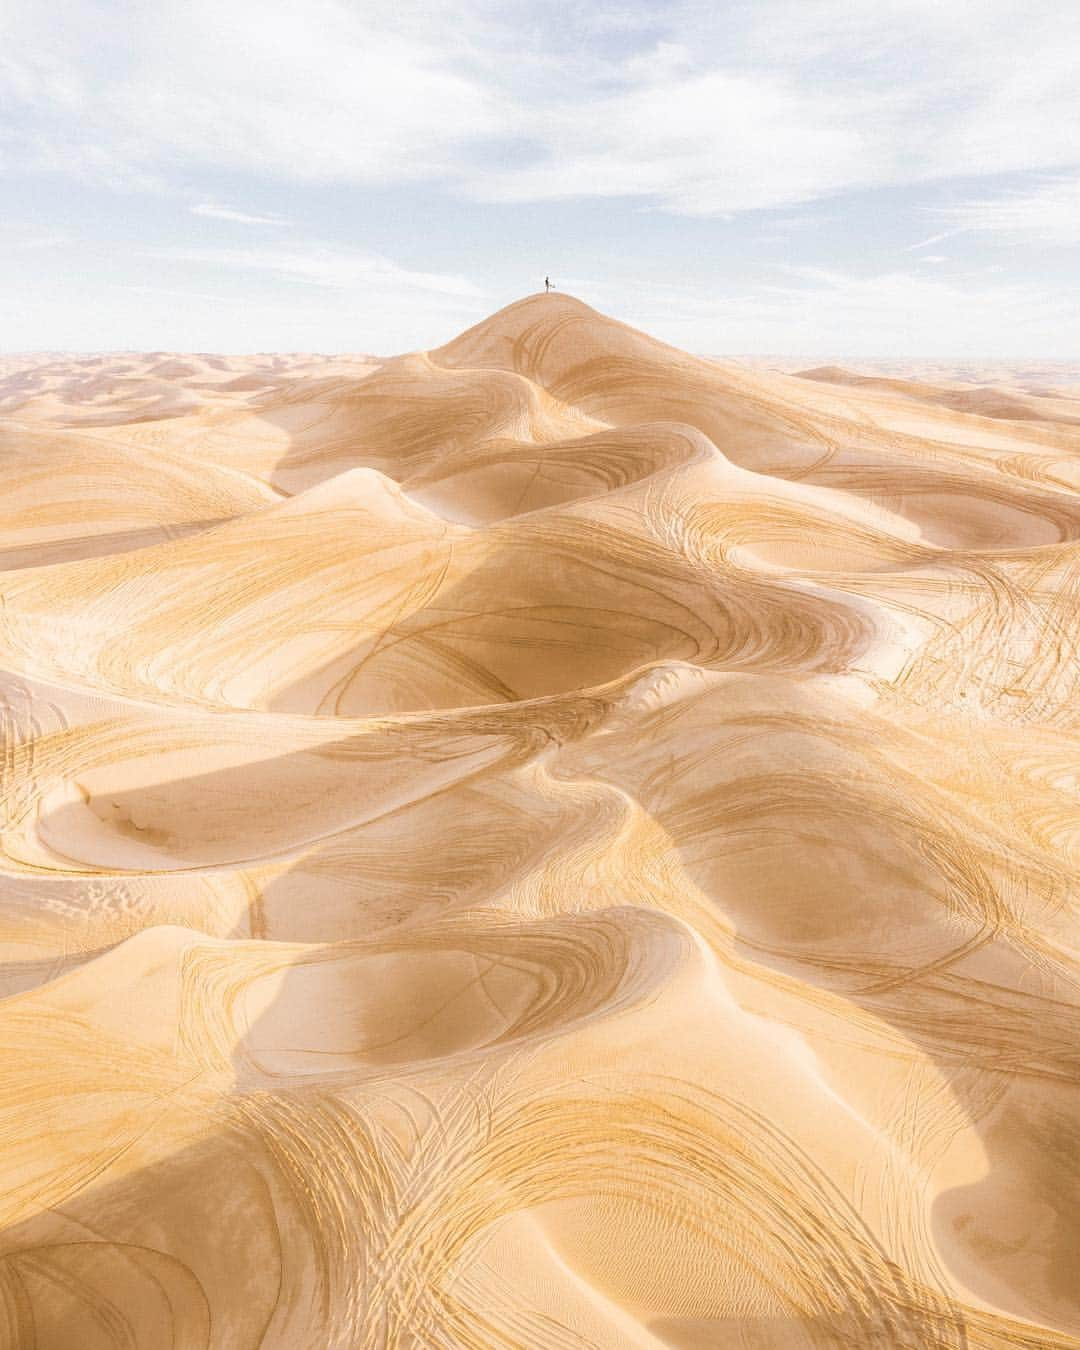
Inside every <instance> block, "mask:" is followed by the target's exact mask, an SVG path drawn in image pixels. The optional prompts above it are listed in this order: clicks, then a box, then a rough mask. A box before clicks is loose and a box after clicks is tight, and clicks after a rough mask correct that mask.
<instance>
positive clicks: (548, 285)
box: [544, 277, 551, 291]
mask: <svg viewBox="0 0 1080 1350" xmlns="http://www.w3.org/2000/svg"><path fill="white" fill-rule="evenodd" d="M544 290H545V291H550V290H551V278H550V277H545V278H544Z"/></svg>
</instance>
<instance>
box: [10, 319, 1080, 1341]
mask: <svg viewBox="0 0 1080 1350" xmlns="http://www.w3.org/2000/svg"><path fill="white" fill-rule="evenodd" d="M7 367H8V368H7V369H6V370H5V371H3V372H0V375H2V376H3V378H2V379H0V489H2V490H0V524H2V535H0V567H2V568H3V569H4V570H3V571H2V572H0V674H2V679H3V687H4V699H3V708H2V713H3V732H4V735H3V742H2V747H3V782H2V786H3V808H4V814H3V837H2V844H3V860H2V881H0V943H2V956H0V996H2V997H0V1044H2V1046H3V1054H2V1055H0V1144H2V1147H0V1171H2V1177H3V1179H2V1185H0V1208H2V1222H0V1244H2V1245H0V1345H2V1346H3V1347H17V1348H18V1350H166V1348H167V1350H210V1348H211V1347H213V1350H248V1348H249V1347H250V1350H255V1348H256V1347H263V1348H264V1350H297V1348H298V1347H304V1348H305V1350H306V1348H310V1350H331V1348H332V1350H355V1348H357V1347H360V1348H363V1350H369V1348H370V1350H378V1348H379V1347H408V1350H443V1348H446V1350H449V1348H450V1347H454V1348H455V1350H456V1348H457V1347H467V1348H469V1350H494V1348H496V1347H527V1348H529V1350H532V1348H533V1347H536V1350H548V1348H549V1347H550V1350H570V1348H571V1347H590V1348H594V1347H603V1348H604V1350H621V1348H622V1347H638V1348H641V1350H644V1348H645V1347H653V1348H655V1347H661V1346H670V1347H686V1348H687V1350H690V1348H691V1347H694V1348H700V1347H710V1348H711V1347H783V1348H784V1350H787V1347H807V1350H809V1348H810V1347H832V1346H843V1347H851V1350H863V1348H864V1347H883V1348H885V1347H889V1348H891V1347H908V1348H909V1350H921V1348H922V1347H931V1348H936V1347H941V1348H942V1350H945V1348H948V1350H954V1348H955V1350H986V1348H989V1347H998V1346H1020V1347H1043V1346H1059V1347H1064V1346H1076V1345H1080V1339H1078V1338H1080V1279H1078V1276H1077V1272H1078V1268H1080V1110H1078V1104H1080V1098H1078V1080H1080V1036H1078V1026H1080V1018H1078V1014H1077V1005H1078V996H1077V977H1078V969H1080V968H1078V963H1077V948H1076V945H1075V937H1076V931H1077V929H1076V896H1075V892H1074V891H1071V890H1070V881H1071V878H1072V877H1073V876H1074V875H1075V870H1074V863H1075V856H1076V853H1077V851H1078V847H1080V817H1078V813H1077V789H1078V764H1080V738H1078V736H1077V730H1078V723H1080V704H1078V702H1077V697H1076V695H1077V691H1076V680H1077V674H1078V668H1080V667H1078V661H1077V643H1078V641H1080V627H1078V623H1077V612H1076V610H1077V596H1078V580H1080V549H1078V547H1077V543H1076V539H1077V537H1078V535H1080V494H1078V488H1080V400H1078V399H1077V397H1076V394H1075V391H1072V392H1070V391H1069V390H1067V389H1062V388H1057V389H1053V390H1049V391H1043V392H1041V393H1040V392H1038V391H1036V392H1031V391H1030V389H1029V390H1027V391H1025V390H1024V389H1018V388H1013V387H1008V386H994V387H981V388H979V389H975V388H974V387H973V386H972V385H970V384H965V385H961V384H959V383H955V382H949V381H947V380H944V379H943V378H941V377H940V372H939V373H938V376H937V377H936V378H934V379H929V380H928V379H923V380H912V379H900V378H895V377H884V376H881V377H867V376H855V375H852V374H851V373H850V372H848V371H845V370H843V369H839V370H838V369H834V368H826V369H824V370H822V369H817V370H812V371H810V372H808V374H806V375H805V376H802V377H800V376H796V375H791V374H784V373H779V372H776V371H769V370H764V369H760V368H752V367H751V366H749V365H747V364H735V363H722V362H716V361H710V360H705V359H701V358H697V357H693V356H690V355H687V354H686V353H684V352H680V351H677V350H674V349H672V348H670V347H667V346H665V345H663V344H662V343H660V342H657V341H654V340H653V339H651V338H649V337H648V336H646V335H644V334H642V333H638V332H635V331H634V330H632V329H629V328H627V327H625V326H623V325H622V324H619V323H617V322H615V321H613V320H610V319H608V318H606V317H604V316H602V315H600V314H597V313H596V312H595V311H593V310H591V309H589V308H588V307H587V306H585V305H583V304H581V303H580V302H578V301H576V300H574V299H572V298H570V297H566V296H555V295H552V296H535V297H531V298H529V299H527V300H524V301H522V302H520V303H519V304H516V305H513V306H511V307H510V308H509V309H506V310H503V311H501V312H500V313H498V314H496V315H494V316H493V317H492V318H490V319H488V320H487V321H485V322H484V323H481V324H480V325H478V326H477V327H476V328H473V329H471V330H470V331H469V332H467V333H465V334H463V335H462V336H461V337H459V338H457V339H456V340H455V341H453V342H451V343H449V344H448V345H447V346H445V347H443V348H441V349H439V350H437V351H432V352H427V353H413V354H410V355H407V356H403V357H398V358H395V359H393V360H388V361H377V360H374V359H371V358H364V357H356V358H344V357H343V358H332V359H319V358H315V357H304V358H269V357H266V358H251V359H240V358H210V357H198V356H191V357H187V356H185V357H174V356H166V355H162V354H160V353H158V354H155V355H154V356H151V357H146V356H142V357H139V356H131V357H125V358H119V357H100V358H84V359H82V360H66V361H65V360H60V359H54V360H49V361H46V360H39V361H37V362H36V363H35V362H29V361H27V362H18V361H9V362H8V363H7Z"/></svg>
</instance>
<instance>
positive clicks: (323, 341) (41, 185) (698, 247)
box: [0, 0, 1080, 359]
mask: <svg viewBox="0 0 1080 1350" xmlns="http://www.w3.org/2000/svg"><path fill="white" fill-rule="evenodd" d="M1078 71H1080V6H1076V5H1068V4H1066V5H1060V4H1058V3H1047V2H1046V0H1028V2H1027V3H1023V4H1021V3H1012V2H1011V0H1009V2H1006V0H952V3H947V2H946V0H935V2H934V3H929V2H925V3H924V0H874V3H868V2H866V0H753V2H752V3H751V2H750V0H737V2H735V3H724V0H713V2H712V3H707V4H704V3H679V2H678V0H676V2H675V3H669V4H659V3H655V0H654V3H650V4H638V3H626V4H618V5H616V4H608V3H604V0H600V3H595V4H585V5H571V4H563V3H546V4H538V3H515V2H514V0H502V3H488V2H487V0H462V2H461V3H455V4H453V5H451V4H443V3H435V2H434V0H427V3H417V2H416V0H394V3H383V0H370V3H368V2H365V3H358V2H357V0H302V2H301V0H295V2H294V3H285V2H284V0H175V2H174V0H154V3H152V4H151V3H146V2H145V0H132V3H120V2H119V0H111V2H109V0H100V2H98V3H95V2H94V0H49V3H48V4H45V3H43V2H42V0H0V182H2V186H3V210H2V212H0V245H2V250H0V259H2V261H0V271H2V277H0V284H2V287H3V294H4V297H5V303H4V306H3V313H2V315H0V350H4V351H8V352H11V351H28V350H41V349H49V350H52V349H55V350H112V349H149V350H157V349H161V350H201V351H233V352H242V351H268V350H274V351H294V350H308V351H326V352H334V351H370V352H377V353H383V354H385V353H391V352H395V351H401V350H406V349H410V348H416V347H426V346H433V345H435V344H437V343H438V342H440V341H442V340H444V339H446V338H447V337H449V336H451V335H452V334H453V333H455V332H457V331H458V330H460V329H461V328H463V327H466V326H467V325H468V324H470V323H472V322H475V321H476V320H477V319H478V318H480V317H482V316H483V315H485V314H487V313H489V312H490V311H492V310H493V309H496V308H498V307H499V306H500V305H503V304H506V303H508V302H509V301H510V300H513V299H515V298H517V297H519V296H521V295H523V294H527V293H529V292H530V291H533V290H536V289H538V287H539V286H540V284H541V283H542V280H543V277H544V275H545V273H550V275H551V276H552V279H553V280H554V281H555V282H556V283H557V284H558V285H559V286H560V287H562V288H564V289H567V290H571V291H573V292H574V293H575V294H577V295H580V296H581V297H582V298H583V299H585V300H587V301H589V302H590V303H592V304H595V305H597V306H598V307H599V308H601V309H604V310H606V311H607V312H609V313H612V314H615V315H617V316H618V317H621V318H624V319H626V320H628V321H629V322H631V323H635V324H637V325H639V326H641V327H644V328H647V329H648V330H650V331H651V332H654V333H655V334H657V335H658V336H661V337H664V338H666V339H668V340H669V341H672V342H675V343H678V344H679V345H681V346H684V347H687V348H691V349H693V350H697V351H704V352H714V353H723V352H731V353H776V354H803V353H805V354H808V355H814V354H822V355H824V354H847V355H852V356H859V355H862V356H920V355H922V356H953V355H955V356H997V357H1023V358H1033V357H1034V358H1037V357H1046V358H1055V359H1066V358H1069V359H1075V358H1077V357H1080V303H1078V301H1080V294H1078V292H1080V75H1078Z"/></svg>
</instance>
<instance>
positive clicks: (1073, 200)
mask: <svg viewBox="0 0 1080 1350" xmlns="http://www.w3.org/2000/svg"><path fill="white" fill-rule="evenodd" d="M1078 146H1080V142H1078ZM1078 154H1080V148H1078ZM941 214H943V215H945V216H947V217H948V219H950V220H951V221H952V222H953V228H952V229H951V230H950V231H949V232H948V233H949V234H958V233H960V232H963V231H978V232H982V233H989V234H994V235H1000V236H1003V237H1005V238H1007V239H1008V240H1010V241H1013V242H1015V241H1026V242H1029V243H1040V244H1062V245H1073V244H1077V245H1080V174H1076V175H1066V176H1057V177H1053V178H1048V179H1043V180H1042V181H1040V182H1037V183H1036V184H1035V185H1034V186H1031V187H1028V188H1022V189H1014V190H1012V191H1009V192H1001V193H997V194H995V195H993V196H984V197H975V198H972V199H970V200H968V201H965V202H961V203H959V204H958V205H956V206H953V207H950V208H948V210H947V211H943V212H942V213H941ZM944 237H947V236H939V238H944Z"/></svg>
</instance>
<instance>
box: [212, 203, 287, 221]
mask: <svg viewBox="0 0 1080 1350" xmlns="http://www.w3.org/2000/svg"><path fill="white" fill-rule="evenodd" d="M191 214H192V215H193V216H205V217H206V218H207V219H208V220H228V221H231V222H232V223H233V224H236V225H288V224H289V223H290V222H289V221H287V220H286V219H285V218H284V216H256V215H250V214H249V213H248V212H247V211H237V210H236V209H235V207H232V206H217V205H215V204H214V203H213V202H198V203H197V204H196V205H195V206H193V207H192V208H191Z"/></svg>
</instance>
